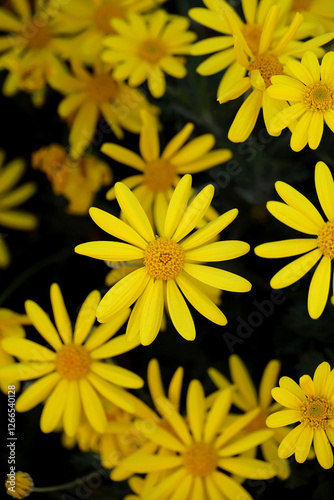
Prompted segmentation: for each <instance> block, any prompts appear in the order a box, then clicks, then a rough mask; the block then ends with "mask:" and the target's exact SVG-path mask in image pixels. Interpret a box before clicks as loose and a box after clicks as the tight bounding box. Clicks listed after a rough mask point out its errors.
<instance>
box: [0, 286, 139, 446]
mask: <svg viewBox="0 0 334 500" xmlns="http://www.w3.org/2000/svg"><path fill="white" fill-rule="evenodd" d="M50 295H51V303H52V309H53V315H54V320H55V323H56V327H57V329H56V328H55V326H54V325H53V324H52V322H51V320H50V319H49V317H48V315H47V314H46V313H45V312H44V311H43V309H41V307H40V306H39V305H38V304H36V303H35V302H33V301H31V300H28V301H26V304H25V306H26V312H27V315H28V317H29V319H30V320H31V322H32V324H33V326H34V327H35V328H36V330H37V331H38V332H39V333H40V335H41V336H42V337H43V339H44V340H45V341H46V342H47V343H48V344H49V345H50V348H49V347H45V346H43V345H40V344H37V343H36V342H32V341H30V340H27V339H12V338H7V339H4V340H3V341H2V347H3V348H4V349H5V350H6V352H8V353H9V354H11V355H12V356H15V357H16V358H18V359H19V362H18V363H16V364H14V365H13V364H12V365H9V366H5V367H2V368H0V377H4V378H10V377H13V378H14V379H17V380H31V379H38V380H37V381H36V382H34V383H32V384H31V385H30V386H29V387H28V388H27V389H26V390H25V391H24V392H23V393H22V394H21V395H20V397H19V398H18V399H17V401H16V410H17V411H19V412H24V411H28V410H30V409H31V408H33V407H35V406H36V405H37V404H39V403H41V402H43V401H45V400H46V402H45V405H44V408H43V411H42V414H41V429H42V431H43V432H45V433H48V432H52V431H54V430H55V429H56V427H57V425H58V424H59V422H62V424H63V427H64V431H65V433H67V434H68V435H69V436H73V435H74V434H75V432H76V430H77V428H78V425H79V422H80V417H81V414H82V413H84V414H85V415H86V417H87V419H88V421H89V422H90V424H91V425H92V427H94V429H95V430H96V431H98V432H103V431H104V429H105V427H106V424H107V418H106V413H105V410H104V408H103V406H102V403H101V397H104V398H106V399H108V400H109V401H111V402H112V403H114V404H115V405H117V406H119V407H120V408H123V409H125V410H126V411H130V412H133V411H134V407H133V405H132V403H131V401H130V400H129V399H128V398H127V392H126V391H125V390H124V389H123V387H125V388H139V387H142V385H143V380H142V379H141V378H140V377H139V376H138V375H136V374H134V373H132V372H131V371H129V370H127V369H125V368H123V367H121V366H117V365H115V364H113V363H111V362H105V363H104V362H103V361H102V360H104V359H109V358H111V357H114V356H118V355H119V354H122V353H124V352H127V351H129V350H131V349H133V348H134V347H136V346H137V345H138V343H139V342H137V341H135V340H134V341H131V342H127V341H126V339H125V335H120V336H117V337H115V338H114V339H111V340H109V339H110V338H111V337H112V336H113V335H115V333H116V332H117V331H118V329H119V328H120V327H121V326H122V325H123V323H124V322H125V321H126V319H127V318H128V316H129V310H126V309H123V310H122V311H121V312H120V313H119V314H118V315H115V316H114V318H113V319H112V321H111V322H109V323H108V324H106V325H100V326H98V327H97V328H95V330H93V331H92V332H91V329H92V327H93V325H94V322H95V317H96V316H95V313H96V307H97V305H98V303H99V301H100V294H99V292H98V291H97V290H94V291H93V292H91V293H90V294H89V295H88V297H87V298H86V299H85V301H84V302H83V304H82V306H81V308H80V311H79V314H78V318H77V321H76V323H75V328H74V332H73V331H72V326H71V322H70V318H69V316H68V313H67V310H66V307H65V304H64V300H63V297H62V294H61V291H60V288H59V286H58V285H57V284H56V283H54V284H53V285H51V290H50ZM90 332H91V333H90Z"/></svg>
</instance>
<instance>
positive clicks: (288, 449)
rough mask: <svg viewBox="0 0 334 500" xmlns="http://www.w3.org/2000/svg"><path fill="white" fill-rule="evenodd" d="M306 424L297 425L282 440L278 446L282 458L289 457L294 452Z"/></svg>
mask: <svg viewBox="0 0 334 500" xmlns="http://www.w3.org/2000/svg"><path fill="white" fill-rule="evenodd" d="M303 429H304V426H303V425H302V424H300V425H297V427H295V428H294V429H292V431H290V432H289V434H288V435H287V436H285V438H284V439H283V440H282V442H281V444H280V445H279V447H278V452H277V453H278V456H279V457H280V458H289V457H291V455H293V454H294V452H295V450H296V446H297V442H298V439H299V436H300V435H301V433H302V432H303Z"/></svg>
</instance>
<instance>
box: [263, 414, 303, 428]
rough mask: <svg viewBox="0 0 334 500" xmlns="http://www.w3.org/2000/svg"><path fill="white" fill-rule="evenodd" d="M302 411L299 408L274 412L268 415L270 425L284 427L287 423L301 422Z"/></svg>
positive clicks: (267, 421) (268, 424) (267, 422)
mask: <svg viewBox="0 0 334 500" xmlns="http://www.w3.org/2000/svg"><path fill="white" fill-rule="evenodd" d="M300 419H301V413H300V411H299V410H282V411H277V412H275V413H272V414H271V415H269V417H267V420H266V424H267V426H268V427H284V426H286V425H290V424H294V423H295V422H300Z"/></svg>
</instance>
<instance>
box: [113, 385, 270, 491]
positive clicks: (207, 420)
mask: <svg viewBox="0 0 334 500" xmlns="http://www.w3.org/2000/svg"><path fill="white" fill-rule="evenodd" d="M232 393H233V388H232V387H229V388H227V389H225V390H223V391H220V393H219V395H218V396H217V398H216V399H215V401H214V402H213V404H212V406H211V407H210V408H209V410H207V407H206V406H207V405H206V400H205V394H204V389H203V386H202V384H201V383H200V382H199V381H198V380H192V381H191V382H190V384H189V388H188V391H187V395H186V416H185V417H184V416H182V415H181V414H180V412H179V411H178V410H176V409H175V407H173V406H172V405H170V404H169V403H168V400H167V399H166V398H165V399H162V400H161V408H162V412H163V414H164V417H165V419H166V422H167V423H168V427H169V429H164V428H161V427H158V426H157V427H155V428H154V429H147V433H146V435H147V438H148V439H149V440H151V441H152V442H153V443H156V444H159V445H160V447H163V448H164V449H165V450H166V453H165V454H161V453H160V454H157V453H155V452H146V453H140V454H139V453H138V454H136V453H134V454H132V455H130V456H129V457H127V458H125V459H124V460H123V462H122V467H124V468H127V469H129V470H132V471H133V472H137V473H144V474H145V473H147V474H149V473H151V472H156V473H159V474H161V473H164V475H163V477H162V478H161V476H159V481H158V482H157V483H155V484H154V485H153V487H152V488H151V489H150V491H149V492H148V494H147V495H145V497H144V498H145V499H146V500H157V499H159V500H166V499H170V498H173V496H174V497H175V498H176V493H175V492H176V491H177V494H178V495H180V496H179V498H191V497H190V496H188V495H190V492H194V491H195V492H197V494H198V492H199V495H200V496H201V498H203V499H204V498H205V499H206V500H215V499H217V498H229V499H235V498H239V497H240V498H249V499H251V496H250V495H249V494H248V493H247V491H246V490H245V488H244V487H243V486H241V485H240V484H239V483H238V482H237V481H236V480H234V479H233V478H232V477H231V476H230V475H229V474H238V475H241V476H242V477H246V478H247V477H248V478H249V477H251V478H253V479H255V478H256V479H269V478H272V477H274V476H275V471H274V469H273V467H272V465H271V464H269V463H267V462H265V461H262V460H258V459H254V458H246V457H242V456H239V455H240V454H241V453H243V452H245V451H246V450H248V449H249V448H252V447H253V446H257V445H258V444H260V443H262V442H263V441H265V440H266V439H268V436H269V435H270V434H271V431H270V430H269V429H265V430H259V431H255V432H254V433H252V435H251V436H246V437H244V436H241V437H240V431H242V429H243V428H244V427H245V426H246V425H248V424H249V423H250V421H251V420H252V419H253V418H254V414H255V413H256V410H255V411H252V412H249V413H247V414H245V415H242V416H241V417H240V418H239V419H238V420H237V421H235V422H233V423H232V424H231V425H226V426H225V425H224V422H225V419H226V416H227V414H228V412H229V410H230V407H231V404H232V397H233V396H232ZM144 424H145V423H144V422H142V421H138V426H139V427H140V426H141V425H142V427H143V430H144V432H145V429H146V427H145V425H144ZM223 426H224V430H222V428H223ZM167 452H168V453H167ZM111 477H112V478H113V473H112V474H111Z"/></svg>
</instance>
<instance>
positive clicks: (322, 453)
mask: <svg viewBox="0 0 334 500" xmlns="http://www.w3.org/2000/svg"><path fill="white" fill-rule="evenodd" d="M313 442H314V451H315V454H316V457H317V459H318V462H319V464H320V465H321V467H323V468H324V469H331V468H332V467H333V451H332V448H331V445H330V444H329V442H328V438H327V436H326V433H325V431H324V430H323V429H321V428H320V429H315V431H314V441H313Z"/></svg>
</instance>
